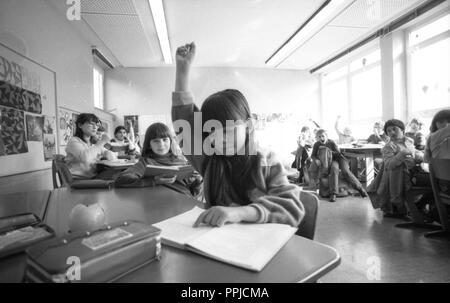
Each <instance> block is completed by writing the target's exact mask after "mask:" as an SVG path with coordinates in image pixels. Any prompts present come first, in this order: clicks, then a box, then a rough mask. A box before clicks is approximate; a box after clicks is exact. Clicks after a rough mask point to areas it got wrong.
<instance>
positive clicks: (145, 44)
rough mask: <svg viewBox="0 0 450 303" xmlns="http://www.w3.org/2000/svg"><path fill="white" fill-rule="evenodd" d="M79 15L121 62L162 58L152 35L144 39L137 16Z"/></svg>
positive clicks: (134, 63)
mask: <svg viewBox="0 0 450 303" xmlns="http://www.w3.org/2000/svg"><path fill="white" fill-rule="evenodd" d="M83 19H84V20H85V21H86V22H87V23H88V24H89V26H90V27H91V28H92V29H93V30H94V31H95V32H96V33H97V35H98V36H99V37H100V38H101V40H102V41H103V42H104V43H105V44H106V45H107V46H108V48H109V49H110V50H111V52H112V53H113V54H114V55H115V56H116V58H117V60H119V62H120V63H121V64H122V65H123V66H125V67H139V66H152V65H158V64H160V62H161V61H162V55H161V51H160V49H159V43H158V41H157V40H156V36H151V37H150V41H148V40H147V37H146V35H145V33H144V30H143V28H142V25H141V22H140V19H139V17H138V16H133V15H93V14H83Z"/></svg>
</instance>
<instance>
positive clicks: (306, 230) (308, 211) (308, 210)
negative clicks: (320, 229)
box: [296, 191, 319, 240]
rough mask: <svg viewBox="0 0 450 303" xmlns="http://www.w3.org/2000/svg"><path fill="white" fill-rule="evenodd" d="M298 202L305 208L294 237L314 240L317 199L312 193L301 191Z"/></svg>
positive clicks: (317, 210) (317, 209) (317, 208)
mask: <svg viewBox="0 0 450 303" xmlns="http://www.w3.org/2000/svg"><path fill="white" fill-rule="evenodd" d="M300 201H301V202H302V204H303V206H304V207H305V217H304V218H303V220H302V222H301V223H300V225H299V226H298V230H297V232H296V235H298V236H301V237H304V238H308V239H310V240H314V234H315V232H316V222H317V214H318V212H319V199H318V198H317V196H316V195H315V194H314V192H309V191H301V192H300Z"/></svg>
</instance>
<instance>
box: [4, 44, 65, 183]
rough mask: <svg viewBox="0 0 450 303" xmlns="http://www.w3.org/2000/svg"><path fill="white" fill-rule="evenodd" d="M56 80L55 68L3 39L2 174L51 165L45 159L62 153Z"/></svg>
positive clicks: (18, 172) (49, 166)
mask: <svg viewBox="0 0 450 303" xmlns="http://www.w3.org/2000/svg"><path fill="white" fill-rule="evenodd" d="M0 40H1V39H0ZM56 83H57V82H56V73H55V72H54V71H52V70H51V69H49V68H47V67H46V66H44V65H43V64H41V63H39V60H36V58H29V57H27V56H26V55H24V54H22V53H20V50H17V49H12V48H10V47H9V46H7V45H5V44H3V43H2V42H1V41H0V156H2V157H0V177H3V176H9V175H13V174H20V173H26V172H31V171H37V170H42V169H49V168H51V162H50V163H49V162H48V161H45V159H44V158H45V157H48V158H50V157H51V156H50V155H51V153H53V152H55V153H58V152H59V137H58V135H59V134H58V128H57V125H56V123H58V122H59V121H58V120H57V119H56V118H55V117H58V112H57V111H58V107H57V105H58V103H57V100H56V87H55V85H56ZM47 116H48V118H47ZM45 135H48V136H45ZM51 136H53V137H54V139H52V138H51ZM45 137H48V138H47V139H46V138H45ZM29 140H33V141H29ZM35 141H39V142H35ZM52 142H54V143H53V144H52ZM45 145H46V146H47V150H45ZM52 146H54V147H53V149H54V151H52ZM43 153H44V155H43ZM43 156H44V157H43Z"/></svg>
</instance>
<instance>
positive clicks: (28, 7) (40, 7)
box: [0, 0, 93, 192]
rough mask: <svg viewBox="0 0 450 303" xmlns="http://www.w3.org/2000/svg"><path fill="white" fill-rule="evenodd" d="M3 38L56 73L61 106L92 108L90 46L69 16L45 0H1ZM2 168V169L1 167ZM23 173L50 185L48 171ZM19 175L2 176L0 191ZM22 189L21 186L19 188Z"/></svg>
mask: <svg viewBox="0 0 450 303" xmlns="http://www.w3.org/2000/svg"><path fill="white" fill-rule="evenodd" d="M0 41H1V42H2V43H3V44H6V45H7V46H9V47H11V48H13V49H14V50H16V51H18V52H20V53H21V54H23V55H25V56H27V57H29V58H31V59H33V60H35V61H37V62H39V63H40V64H42V65H44V66H46V67H48V68H49V69H51V70H53V71H54V72H56V79H57V83H56V84H57V102H58V105H59V106H64V107H67V108H71V109H74V110H76V111H80V112H92V111H93V88H92V82H93V81H92V67H93V59H92V55H91V46H90V44H89V43H87V42H86V41H85V40H84V38H83V37H82V36H80V35H79V34H78V32H77V31H75V30H74V29H73V24H71V22H70V21H68V20H67V19H66V16H65V15H64V14H63V13H61V12H60V11H58V10H57V9H55V8H54V6H52V5H50V3H49V2H47V1H45V0H19V1H18V0H1V1H0ZM0 169H1V168H0ZM42 174H43V173H42V172H41V173H38V174H30V176H36V177H30V176H28V175H26V176H22V177H21V178H23V180H27V184H24V183H20V184H21V187H22V188H27V185H31V186H32V187H33V188H34V189H40V188H48V186H49V184H50V182H51V180H47V178H49V177H50V173H49V172H47V174H46V175H45V178H44V179H45V180H42V178H43V175H42ZM17 180H18V179H17V177H11V178H10V179H9V178H8V177H6V178H2V179H1V180H0V192H3V191H6V190H8V192H10V190H11V188H8V189H6V188H4V186H8V185H7V184H9V186H12V187H14V185H18V184H19V183H18V181H17ZM18 190H20V188H18Z"/></svg>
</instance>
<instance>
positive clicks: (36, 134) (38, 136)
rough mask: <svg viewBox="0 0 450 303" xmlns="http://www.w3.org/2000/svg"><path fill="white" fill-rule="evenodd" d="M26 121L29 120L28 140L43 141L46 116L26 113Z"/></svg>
mask: <svg viewBox="0 0 450 303" xmlns="http://www.w3.org/2000/svg"><path fill="white" fill-rule="evenodd" d="M26 122H27V140H28V141H39V142H42V139H43V136H42V135H43V133H42V131H43V128H44V117H41V116H32V115H26Z"/></svg>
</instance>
